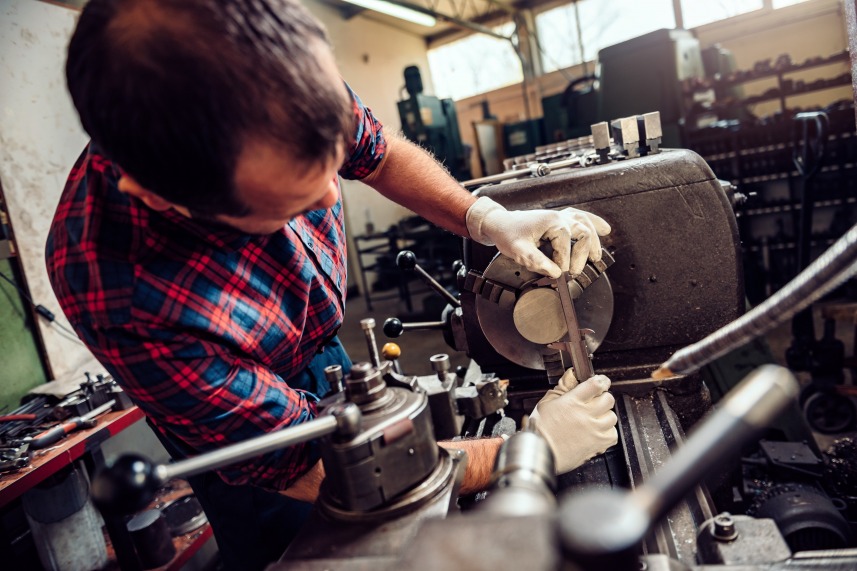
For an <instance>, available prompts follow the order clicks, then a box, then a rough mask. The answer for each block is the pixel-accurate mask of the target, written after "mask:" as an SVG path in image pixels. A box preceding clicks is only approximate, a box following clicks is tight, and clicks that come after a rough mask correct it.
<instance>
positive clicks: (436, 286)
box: [396, 250, 461, 307]
mask: <svg viewBox="0 0 857 571" xmlns="http://www.w3.org/2000/svg"><path fill="white" fill-rule="evenodd" d="M396 266H398V267H399V269H400V270H405V271H409V270H413V271H415V272H416V273H417V275H419V276H420V279H422V281H423V283H425V284H426V285H427V286H429V287H430V288H431V289H432V290H434V291H435V292H436V293H437V294H438V295H440V296H441V297H442V298H444V299H445V300H446V301H447V302H448V303H450V304H451V305H452V306H453V307H461V302H460V301H458V298H456V297H455V296H454V295H452V294H451V293H449V292H448V291H447V289H446V288H445V287H443V286H442V285H440V283H439V282H438V281H437V280H436V279H434V278H433V277H431V276H430V275H429V273H428V272H426V271H425V270H424V269H423V268H422V267H420V265H419V264H418V263H417V256H416V254H414V253H413V252H411V251H410V250H402V251H401V252H399V255H398V256H396Z"/></svg>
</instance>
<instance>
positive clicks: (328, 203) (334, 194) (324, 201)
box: [312, 179, 339, 210]
mask: <svg viewBox="0 0 857 571" xmlns="http://www.w3.org/2000/svg"><path fill="white" fill-rule="evenodd" d="M338 201H339V185H338V184H337V183H336V179H334V180H332V181H331V182H330V186H328V188H327V193H326V194H325V195H324V196H323V197H322V198H321V200H319V201H318V202H316V203H315V206H313V208H312V209H313V210H321V209H322V208H331V207H332V206H333V205H334V204H336V203H337V202H338Z"/></svg>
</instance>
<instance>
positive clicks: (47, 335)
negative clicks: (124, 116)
mask: <svg viewBox="0 0 857 571" xmlns="http://www.w3.org/2000/svg"><path fill="white" fill-rule="evenodd" d="M75 17H76V12H75V11H73V10H69V9H66V8H62V7H59V6H55V5H51V4H47V3H44V2H35V1H33V0H0V77H2V78H3V81H2V82H0V180H2V183H3V191H4V194H5V197H6V201H7V207H8V210H9V218H10V223H11V226H12V230H13V232H14V234H15V238H16V242H17V246H18V251H19V254H20V260H21V263H22V266H23V268H24V273H25V275H26V278H27V283H28V285H29V288H30V293H31V294H32V297H33V299H34V300H35V301H36V303H41V304H42V305H44V306H46V307H47V308H48V309H50V310H51V311H52V312H53V313H54V314H55V315H56V316H57V320H60V321H61V322H62V323H63V324H65V325H66V326H67V325H68V324H67V322H66V321H65V318H64V317H62V311H60V308H59V305H58V304H57V302H56V298H55V297H54V294H53V291H52V290H51V287H50V284H49V283H48V277H47V271H46V270H45V263H44V248H45V237H46V236H47V233H48V228H49V225H50V222H51V218H52V217H53V213H54V209H55V207H56V203H57V201H58V200H59V195H60V192H61V191H62V188H63V184H64V183H65V179H66V176H67V175H68V172H69V170H70V168H71V166H72V165H73V164H74V161H75V159H76V158H77V156H78V155H79V154H80V151H81V150H82V149H83V147H84V145H85V144H86V141H87V137H86V135H85V134H84V132H83V130H82V129H81V128H80V126H79V124H78V121H77V115H76V114H75V112H74V109H73V108H72V105H71V101H70V99H69V97H68V95H67V93H66V90H65V79H64V74H63V65H64V63H65V49H66V43H67V42H68V38H69V36H70V34H71V30H72V28H73V26H74V21H75ZM39 327H40V331H41V335H42V338H43V340H44V344H45V348H46V350H47V352H48V360H49V365H50V368H51V370H52V372H53V376H54V378H61V379H65V378H75V377H78V376H79V377H80V379H81V380H82V379H83V376H82V372H83V371H84V370H89V371H92V372H96V371H100V370H101V368H100V366H99V365H98V364H97V363H96V362H95V360H94V358H93V357H92V355H91V354H90V353H89V352H88V351H87V350H86V349H85V348H84V347H83V346H82V345H81V344H79V343H76V342H75V341H73V340H71V339H70V338H69V336H68V335H67V334H64V333H63V332H62V331H59V330H57V329H56V328H55V327H52V326H51V325H50V324H49V323H48V322H46V321H45V320H43V319H40V320H39Z"/></svg>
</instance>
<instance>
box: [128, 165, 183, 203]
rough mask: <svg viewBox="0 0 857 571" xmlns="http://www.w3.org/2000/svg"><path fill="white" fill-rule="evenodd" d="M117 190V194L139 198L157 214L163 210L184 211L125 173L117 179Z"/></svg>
mask: <svg viewBox="0 0 857 571" xmlns="http://www.w3.org/2000/svg"><path fill="white" fill-rule="evenodd" d="M118 188H119V192H124V193H125V194H130V195H131V196H133V197H135V198H139V199H140V200H142V201H143V204H145V205H146V206H148V207H149V208H151V209H152V210H156V211H158V212H163V211H164V210H169V209H170V208H175V209H176V210H179V211H182V210H184V209H183V208H182V207H180V206H178V205H177V204H175V203H173V202H170V201H169V200H166V199H164V198H161V197H160V196H158V195H157V194H155V193H154V192H152V191H151V190H149V189H147V188H145V187H143V186H142V185H141V184H140V183H139V182H137V181H136V180H134V179H133V178H131V177H130V176H129V175H128V174H127V173H123V174H122V177H121V178H120V179H119V184H118Z"/></svg>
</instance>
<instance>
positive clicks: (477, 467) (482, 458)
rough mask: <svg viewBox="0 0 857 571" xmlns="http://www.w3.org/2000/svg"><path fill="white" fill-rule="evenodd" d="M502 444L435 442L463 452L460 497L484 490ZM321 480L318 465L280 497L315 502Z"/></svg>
mask: <svg viewBox="0 0 857 571" xmlns="http://www.w3.org/2000/svg"><path fill="white" fill-rule="evenodd" d="M502 444H503V439H502V438H476V439H472V440H455V441H448V440H447V441H443V442H438V445H439V446H441V447H443V448H447V449H451V450H464V451H465V452H467V468H466V469H465V471H464V481H463V482H462V484H461V490H460V493H461V494H462V495H468V494H475V493H476V492H481V491H483V490H486V489H488V486H489V485H490V484H491V474H492V473H493V472H494V464H495V462H496V461H497V454H498V453H499V452H500V446H502ZM322 480H324V466H323V465H322V463H321V462H318V463H317V464H316V465H315V466H313V467H312V468H310V469H309V471H308V472H306V473H305V474H304V475H303V476H301V477H300V478H298V479H297V481H295V483H293V484H292V485H291V486H289V487H288V488H286V489H285V490H283V491H282V492H281V493H282V494H283V495H284V496H288V497H290V498H294V499H296V500H301V501H304V502H315V501H316V500H317V499H318V492H319V488H320V486H321V482H322Z"/></svg>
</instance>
